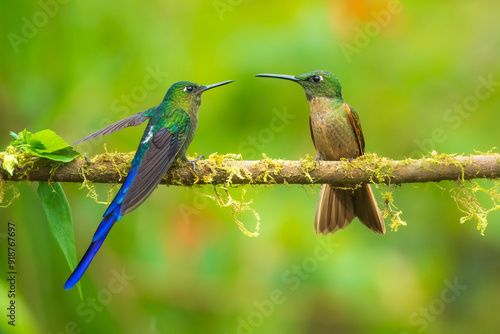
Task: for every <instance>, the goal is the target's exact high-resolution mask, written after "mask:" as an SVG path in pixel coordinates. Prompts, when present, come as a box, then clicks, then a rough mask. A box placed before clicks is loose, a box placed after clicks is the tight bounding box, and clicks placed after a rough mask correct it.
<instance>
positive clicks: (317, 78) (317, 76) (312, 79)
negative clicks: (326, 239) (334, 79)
mask: <svg viewBox="0 0 500 334" xmlns="http://www.w3.org/2000/svg"><path fill="white" fill-rule="evenodd" d="M321 80H323V77H322V76H321V75H315V76H313V77H311V81H312V82H314V83H318V82H320V81H321Z"/></svg>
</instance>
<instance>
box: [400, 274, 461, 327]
mask: <svg viewBox="0 0 500 334" xmlns="http://www.w3.org/2000/svg"><path fill="white" fill-rule="evenodd" d="M444 285H445V287H444V288H443V289H442V290H441V293H440V295H439V297H437V298H435V299H433V300H431V302H430V303H429V304H428V305H427V306H426V307H421V308H419V309H418V311H415V312H413V313H412V314H411V315H410V317H409V318H408V321H409V322H410V325H411V326H413V327H416V330H417V332H418V333H423V332H424V331H425V330H426V329H427V327H429V324H430V323H431V322H433V321H435V320H436V319H437V318H438V316H439V315H441V314H442V313H443V312H444V311H445V310H446V306H447V305H448V304H451V303H453V302H454V301H456V300H457V298H458V297H459V296H460V295H461V294H462V292H464V291H465V290H466V289H467V285H461V284H460V283H459V282H458V278H457V277H455V278H454V279H453V282H450V281H449V280H447V279H446V280H444ZM401 334H409V333H408V332H401Z"/></svg>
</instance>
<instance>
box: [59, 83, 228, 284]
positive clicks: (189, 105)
mask: <svg viewBox="0 0 500 334" xmlns="http://www.w3.org/2000/svg"><path fill="white" fill-rule="evenodd" d="M231 82H233V80H230V81H224V82H220V83H217V84H213V85H209V86H202V85H199V84H196V83H192V82H188V81H181V82H177V83H175V84H173V85H172V86H171V87H170V88H169V89H168V91H167V93H166V94H165V97H164V98H163V101H162V102H161V103H160V104H159V105H158V106H156V107H153V108H150V109H147V110H145V111H142V112H140V113H137V114H135V115H132V116H129V117H127V118H125V119H123V120H121V121H119V122H116V123H114V124H111V125H109V126H107V127H105V128H104V129H101V130H99V131H97V132H95V133H93V134H91V135H89V136H87V137H85V138H83V139H81V140H79V141H77V142H75V143H73V144H72V145H75V144H78V143H81V142H84V141H87V140H91V139H94V138H97V137H100V136H103V135H107V134H110V133H113V132H115V131H118V130H121V129H124V128H126V127H129V126H137V125H139V124H141V123H143V122H144V121H146V120H147V119H149V122H148V125H147V126H146V129H145V130H144V134H143V135H142V139H141V142H140V143H139V147H138V149H137V151H136V153H135V156H134V158H133V160H132V165H131V167H130V170H129V172H128V175H127V178H126V179H125V181H124V182H123V185H122V187H121V188H120V190H118V193H117V194H116V196H115V198H114V199H113V201H112V202H111V204H110V205H109V207H108V208H107V210H106V211H105V212H104V215H103V219H102V221H101V224H100V225H99V227H98V228H97V231H96V232H95V234H94V237H93V238H92V243H91V244H90V246H89V248H88V249H87V252H86V253H85V255H84V256H83V258H82V259H81V260H80V262H79V263H78V266H77V267H76V269H75V270H74V271H73V273H72V274H71V276H70V277H69V278H68V280H67V281H66V283H65V284H64V287H65V288H66V289H71V288H72V287H73V286H74V285H75V284H76V283H77V282H78V281H79V280H80V278H81V277H82V275H83V273H84V272H85V270H87V268H88V266H89V264H90V262H91V261H92V259H93V258H94V255H95V254H96V253H97V251H98V250H99V248H100V247H101V245H102V243H103V242H104V239H106V236H107V235H108V233H109V231H110V230H111V228H112V227H113V225H114V224H115V223H116V222H117V221H119V220H120V219H121V218H122V216H124V215H126V214H127V213H130V212H132V211H133V210H135V209H136V208H137V207H139V205H141V204H142V203H143V202H144V201H145V200H146V199H147V198H148V197H149V195H151V193H152V192H153V190H155V188H156V186H157V185H158V184H159V183H160V181H161V179H162V178H163V176H164V175H165V173H166V172H167V170H168V169H169V167H170V165H171V164H172V162H173V161H174V159H175V158H178V159H180V160H181V161H183V162H187V163H191V164H192V165H193V169H194V166H195V163H196V161H197V160H198V159H199V158H201V156H200V157H198V158H197V159H196V160H191V161H190V160H188V159H187V158H186V150H187V148H188V146H189V144H190V143H191V141H192V140H193V137H194V133H195V132H196V126H197V125H198V108H199V107H200V104H201V94H202V93H203V92H205V91H207V90H209V89H212V88H215V87H218V86H222V85H226V84H228V83H231Z"/></svg>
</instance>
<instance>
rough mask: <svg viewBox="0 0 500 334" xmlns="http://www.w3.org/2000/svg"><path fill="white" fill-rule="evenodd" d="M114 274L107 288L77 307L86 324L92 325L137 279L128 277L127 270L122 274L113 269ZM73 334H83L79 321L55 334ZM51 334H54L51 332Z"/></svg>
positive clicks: (69, 323) (67, 324) (69, 324)
mask: <svg viewBox="0 0 500 334" xmlns="http://www.w3.org/2000/svg"><path fill="white" fill-rule="evenodd" d="M111 273H112V274H113V278H111V279H110V280H109V282H108V285H107V287H106V288H102V289H101V290H99V291H98V292H97V295H96V296H95V297H86V298H84V300H83V301H82V302H81V303H80V304H79V305H78V306H77V308H76V314H78V315H79V316H80V317H82V318H83V319H82V320H83V321H84V322H85V323H90V322H91V321H93V320H94V319H95V318H96V315H97V313H98V312H101V311H103V310H104V308H105V306H107V305H109V304H110V303H111V302H112V301H113V299H114V296H115V295H116V294H118V293H121V292H122V291H123V290H124V289H125V288H126V287H127V286H128V284H129V283H130V281H132V280H133V279H135V276H131V275H128V274H127V273H126V272H125V269H122V270H121V272H118V271H117V270H115V269H113V270H111ZM70 333H71V334H72V333H82V328H81V327H80V326H79V325H78V322H77V321H68V322H67V323H66V325H65V326H64V330H63V331H61V332H57V333H54V334H70ZM49 334H52V332H50V333H49Z"/></svg>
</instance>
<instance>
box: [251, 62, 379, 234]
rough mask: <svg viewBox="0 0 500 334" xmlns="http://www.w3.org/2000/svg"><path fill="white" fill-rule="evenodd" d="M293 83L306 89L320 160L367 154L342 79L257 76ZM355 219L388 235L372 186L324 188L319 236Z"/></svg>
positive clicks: (309, 75) (317, 224)
mask: <svg viewBox="0 0 500 334" xmlns="http://www.w3.org/2000/svg"><path fill="white" fill-rule="evenodd" d="M256 76H257V77H270V78H278V79H286V80H291V81H294V82H296V83H298V84H299V85H301V86H302V88H304V90H305V92H306V97H307V100H308V101H309V105H310V107H311V114H310V117H309V124H310V129H311V136H312V140H313V143H314V147H315V148H316V151H317V152H318V155H317V157H316V161H319V160H334V161H335V160H340V159H341V158H347V159H349V160H351V159H354V158H356V157H359V156H360V155H363V154H364V152H365V140H364V138H363V131H362V130H361V124H360V122H359V117H358V114H357V113H356V111H354V109H353V108H352V107H351V106H349V105H348V104H347V103H346V102H345V101H344V99H343V98H342V92H341V86H340V82H339V79H338V78H337V77H336V76H335V75H333V74H332V73H330V72H327V71H314V72H310V73H306V74H302V75H297V76H291V75H277V74H257V75H256ZM354 217H358V218H359V220H360V221H361V222H362V223H363V224H365V225H366V226H367V227H368V228H369V229H371V230H372V231H374V232H376V233H380V234H384V233H385V224H384V219H383V218H382V215H381V214H380V210H379V209H378V206H377V202H376V201H375V197H374V196H373V192H372V190H371V187H370V185H369V184H365V185H363V186H361V187H360V188H358V189H355V190H345V189H337V188H334V187H331V186H330V185H328V184H324V185H323V186H322V187H321V192H320V196H319V200H318V203H317V205H316V212H315V215H314V229H315V231H316V233H323V234H328V233H334V232H336V231H337V230H339V229H343V228H345V227H346V226H347V225H349V224H350V223H351V221H352V220H353V219H354Z"/></svg>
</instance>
